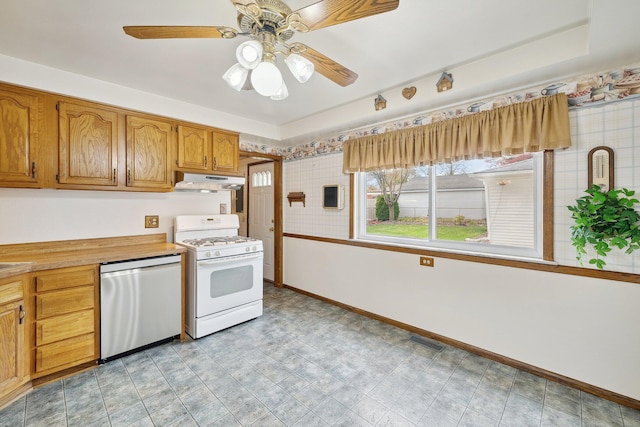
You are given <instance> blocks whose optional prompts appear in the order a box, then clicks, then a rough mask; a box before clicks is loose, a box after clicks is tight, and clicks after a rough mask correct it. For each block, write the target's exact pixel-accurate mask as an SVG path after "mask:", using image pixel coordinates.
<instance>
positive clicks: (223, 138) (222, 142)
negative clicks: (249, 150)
mask: <svg viewBox="0 0 640 427" xmlns="http://www.w3.org/2000/svg"><path fill="white" fill-rule="evenodd" d="M238 150H239V147H238V134H234V133H226V132H219V131H214V132H213V164H212V170H214V171H218V172H237V171H238Z"/></svg>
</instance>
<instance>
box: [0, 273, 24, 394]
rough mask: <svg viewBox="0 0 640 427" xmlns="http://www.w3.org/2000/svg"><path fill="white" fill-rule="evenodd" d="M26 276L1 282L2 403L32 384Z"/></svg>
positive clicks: (0, 363) (0, 351)
mask: <svg viewBox="0 0 640 427" xmlns="http://www.w3.org/2000/svg"><path fill="white" fill-rule="evenodd" d="M26 280H27V277H26V276H20V277H15V278H11V279H2V280H0V332H1V333H0V401H2V398H3V397H5V396H7V395H9V394H10V393H12V392H13V391H14V390H16V389H17V388H18V387H20V386H21V385H22V384H25V383H26V382H27V381H28V380H29V371H28V369H27V368H26V366H27V365H26V363H27V360H28V354H27V352H26V349H25V346H24V343H25V333H26V330H25V323H24V317H25V311H24V289H25V286H24V285H25V282H26Z"/></svg>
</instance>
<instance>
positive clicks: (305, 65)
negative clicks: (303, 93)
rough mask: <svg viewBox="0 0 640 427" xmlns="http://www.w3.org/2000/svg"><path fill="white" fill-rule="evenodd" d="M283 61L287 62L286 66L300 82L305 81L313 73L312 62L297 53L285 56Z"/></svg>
mask: <svg viewBox="0 0 640 427" xmlns="http://www.w3.org/2000/svg"><path fill="white" fill-rule="evenodd" d="M284 62H285V64H287V67H289V71H291V74H293V77H295V78H296V80H298V81H299V82H300V83H304V82H306V81H307V80H309V78H310V77H311V76H312V75H313V71H314V69H315V67H314V66H313V63H312V62H311V61H309V60H308V59H307V58H305V57H303V56H300V55H298V54H297V53H292V54H290V55H289V56H287V57H286V58H285V60H284Z"/></svg>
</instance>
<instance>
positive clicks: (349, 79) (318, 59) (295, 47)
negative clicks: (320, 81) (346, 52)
mask: <svg viewBox="0 0 640 427" xmlns="http://www.w3.org/2000/svg"><path fill="white" fill-rule="evenodd" d="M289 48H290V50H291V52H292V53H297V54H299V55H300V56H303V57H304V58H307V59H308V60H309V61H311V62H312V63H313V66H314V67H315V70H316V71H317V72H318V73H320V74H322V75H323V76H325V77H326V78H328V79H329V80H332V81H334V82H335V83H337V84H339V85H340V86H343V87H344V86H349V85H350V84H352V83H354V82H355V81H356V80H357V79H358V74H356V73H355V72H353V71H351V70H350V69H348V68H347V67H345V66H343V65H340V64H338V63H337V62H336V61H334V60H333V59H331V58H328V57H326V56H324V55H323V54H321V53H320V52H318V51H317V50H315V49H312V48H310V47H309V46H307V45H304V44H302V43H292V44H291V45H290V46H289Z"/></svg>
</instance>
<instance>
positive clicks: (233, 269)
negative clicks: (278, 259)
mask: <svg viewBox="0 0 640 427" xmlns="http://www.w3.org/2000/svg"><path fill="white" fill-rule="evenodd" d="M262 258H263V254H262V252H257V253H254V254H243V255H238V256H232V257H225V258H218V259H207V260H201V261H198V262H197V269H196V275H197V280H196V288H197V290H196V294H197V297H196V317H204V316H208V315H210V314H213V313H217V312H220V311H223V310H228V309H230V308H234V307H238V306H241V305H243V304H247V303H250V302H253V301H258V300H261V299H262Z"/></svg>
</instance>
